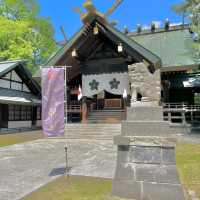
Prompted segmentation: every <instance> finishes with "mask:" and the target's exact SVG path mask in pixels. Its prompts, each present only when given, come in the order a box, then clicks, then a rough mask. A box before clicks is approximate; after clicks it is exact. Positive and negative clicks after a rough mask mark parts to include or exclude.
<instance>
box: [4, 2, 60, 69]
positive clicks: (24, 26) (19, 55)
mask: <svg viewBox="0 0 200 200" xmlns="http://www.w3.org/2000/svg"><path fill="white" fill-rule="evenodd" d="M53 36H54V30H53V27H52V25H51V22H50V20H49V19H47V18H43V17H39V6H38V4H37V2H36V0H0V59H1V60H10V59H25V60H27V62H28V66H29V68H30V69H31V70H32V71H33V72H34V71H35V70H36V69H35V68H34V66H36V65H39V64H41V63H44V62H45V61H46V59H47V58H48V57H49V56H50V55H51V54H52V53H53V52H54V51H55V50H56V42H55V41H54V39H53Z"/></svg>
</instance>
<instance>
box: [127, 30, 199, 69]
mask: <svg viewBox="0 0 200 200" xmlns="http://www.w3.org/2000/svg"><path fill="white" fill-rule="evenodd" d="M129 36H130V38H132V39H134V40H135V41H137V42H138V43H139V44H141V45H143V46H144V47H145V48H147V49H149V50H150V51H152V52H153V53H155V54H156V55H157V56H159V57H160V58H161V60H162V68H170V67H176V68H180V67H184V66H194V65H197V62H195V59H194V54H195V52H194V50H193V49H192V44H193V39H192V35H191V33H190V32H189V29H188V28H187V29H180V28H179V29H177V30H173V31H161V32H158V33H151V34H137V35H136V34H129Z"/></svg>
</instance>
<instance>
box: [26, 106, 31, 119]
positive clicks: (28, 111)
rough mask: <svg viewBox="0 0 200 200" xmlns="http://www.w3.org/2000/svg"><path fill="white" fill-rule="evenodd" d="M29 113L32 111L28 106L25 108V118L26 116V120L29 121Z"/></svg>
mask: <svg viewBox="0 0 200 200" xmlns="http://www.w3.org/2000/svg"><path fill="white" fill-rule="evenodd" d="M31 111H32V109H31V107H30V106H27V107H26V114H27V115H26V116H27V118H26V119H27V120H31V118H32V112H31Z"/></svg>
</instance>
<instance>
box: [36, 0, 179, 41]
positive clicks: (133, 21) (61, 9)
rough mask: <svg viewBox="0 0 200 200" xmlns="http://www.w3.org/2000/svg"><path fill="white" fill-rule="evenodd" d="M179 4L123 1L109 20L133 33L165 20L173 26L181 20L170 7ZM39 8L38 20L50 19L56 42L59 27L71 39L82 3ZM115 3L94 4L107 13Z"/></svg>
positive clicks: (64, 0)
mask: <svg viewBox="0 0 200 200" xmlns="http://www.w3.org/2000/svg"><path fill="white" fill-rule="evenodd" d="M180 1H181V0H124V2H123V3H122V4H121V5H120V7H119V8H118V9H117V10H116V11H115V12H114V13H113V14H112V15H111V16H110V18H109V20H117V21H118V22H119V23H118V25H117V27H118V28H119V29H123V27H124V26H125V25H126V26H128V28H129V30H134V29H135V27H136V25H137V24H142V25H143V26H147V25H149V24H150V23H151V22H152V21H159V22H163V21H164V20H165V19H166V18H168V19H169V20H170V21H171V22H172V23H177V22H181V19H182V18H181V16H179V15H177V14H176V13H174V12H173V11H172V10H171V6H172V5H174V4H176V3H179V2H180ZM38 2H39V4H40V7H41V12H40V15H41V16H45V17H50V19H51V21H52V23H53V26H54V29H55V38H56V40H62V39H63V36H62V34H61V31H60V26H61V25H63V26H64V28H65V32H66V34H67V36H68V38H69V37H71V36H72V35H73V34H74V33H75V32H76V31H77V30H78V29H79V28H80V27H81V24H82V23H81V21H80V17H79V15H78V14H77V13H74V12H73V8H74V7H80V8H82V4H83V2H84V0H56V1H55V0H38ZM114 2H115V0H104V1H103V0H93V3H94V4H95V6H96V7H97V8H98V10H100V11H101V12H105V11H107V10H108V9H109V8H110V7H111V6H112V4H113V3H114Z"/></svg>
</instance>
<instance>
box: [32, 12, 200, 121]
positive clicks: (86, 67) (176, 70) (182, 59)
mask: <svg viewBox="0 0 200 200" xmlns="http://www.w3.org/2000/svg"><path fill="white" fill-rule="evenodd" d="M82 21H83V24H84V25H83V27H81V28H80V30H79V31H78V32H77V33H75V34H74V36H73V37H72V38H71V39H70V40H69V41H67V43H66V44H64V45H63V47H62V48H60V49H59V50H58V51H57V52H56V53H55V54H54V55H53V56H52V57H51V58H50V59H49V60H48V62H47V63H46V64H45V66H55V67H56V66H58V67H59V66H71V67H70V68H67V79H66V81H67V100H66V102H67V107H68V109H67V112H68V121H82V122H94V123H95V122H99V121H100V122H111V123H114V122H119V121H120V120H123V119H125V117H126V114H125V113H126V107H127V106H129V105H130V103H131V97H132V96H133V91H131V89H130V88H131V87H130V76H129V73H130V69H129V66H136V67H135V68H134V70H136V71H137V70H138V71H137V76H135V77H136V78H137V79H138V80H139V82H142V81H143V74H145V73H148V75H147V76H149V77H151V75H152V78H154V77H153V74H154V72H155V71H156V72H157V73H158V75H157V76H159V77H157V78H158V80H159V81H160V82H158V83H160V85H159V86H155V85H152V86H151V78H150V79H149V86H151V89H152V90H149V91H153V92H152V95H154V94H155V98H159V100H160V101H159V102H160V105H163V107H164V111H165V113H164V116H165V117H168V116H169V115H168V111H169V110H168V109H169V108H170V107H171V106H173V105H174V106H175V107H176V108H178V107H179V108H180V106H182V107H181V109H183V107H184V106H188V108H189V107H190V106H191V107H192V108H194V107H195V106H197V105H196V104H198V102H199V101H198V100H199V94H200V75H198V74H194V73H190V72H191V70H195V69H197V68H198V65H199V62H198V60H195V52H194V50H193V49H192V48H191V45H190V44H192V43H193V42H194V40H193V37H192V33H191V31H190V29H189V25H182V24H181V25H176V26H172V25H170V22H169V21H166V22H165V24H164V27H163V28H156V27H155V24H152V25H151V27H150V29H149V30H142V27H140V26H138V27H137V30H136V31H134V32H129V31H128V29H125V30H124V31H119V30H118V29H117V28H116V27H115V25H113V24H112V23H109V22H108V20H107V19H106V18H105V17H104V16H102V15H101V14H100V13H98V12H97V11H95V12H93V11H89V12H88V13H87V14H85V15H84V16H82ZM140 65H141V66H143V67H139V66H140ZM144 66H145V67H144ZM34 79H35V80H36V81H38V82H40V80H41V73H40V70H38V72H37V73H36V74H35V76H34ZM79 86H80V87H81V90H82V95H83V98H82V100H81V101H78V92H79V90H78V89H79ZM145 87H146V91H137V92H136V94H135V95H136V97H135V98H136V100H137V101H145V94H147V93H148V92H149V91H148V87H147V86H145ZM145 87H144V88H145ZM154 87H155V88H154ZM152 98H154V97H153V96H152ZM199 111H200V107H198V109H197V113H195V115H194V116H193V117H194V118H195V116H196V120H200V118H198V117H200V116H199V115H200V113H199ZM190 114H191V113H190ZM194 118H193V119H194ZM167 120H171V118H170V119H167Z"/></svg>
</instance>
